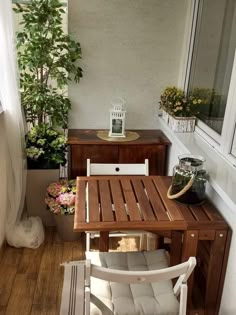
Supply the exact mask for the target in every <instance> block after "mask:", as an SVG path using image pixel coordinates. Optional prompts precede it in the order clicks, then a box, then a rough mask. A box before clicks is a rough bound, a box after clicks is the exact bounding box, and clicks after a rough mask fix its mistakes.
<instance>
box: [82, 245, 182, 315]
mask: <svg viewBox="0 0 236 315" xmlns="http://www.w3.org/2000/svg"><path fill="white" fill-rule="evenodd" d="M86 258H87V259H90V260H91V263H92V264H95V265H98V266H103V267H107V268H111V269H118V270H132V271H139V270H140V271H143V270H155V269H162V268H167V267H168V266H169V264H168V257H167V254H166V252H165V250H162V249H159V250H155V251H143V252H140V251H139V252H109V253H107V252H87V253H86ZM91 293H92V295H93V298H91V315H105V314H116V315H125V314H127V315H144V314H145V315H154V314H161V315H177V314H178V310H179V302H178V300H177V299H176V297H175V296H174V294H173V286H172V281H171V280H169V281H162V282H158V283H142V284H123V283H114V282H107V281H104V280H100V279H95V278H93V277H92V278H91Z"/></svg>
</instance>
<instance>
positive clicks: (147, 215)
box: [74, 176, 231, 315]
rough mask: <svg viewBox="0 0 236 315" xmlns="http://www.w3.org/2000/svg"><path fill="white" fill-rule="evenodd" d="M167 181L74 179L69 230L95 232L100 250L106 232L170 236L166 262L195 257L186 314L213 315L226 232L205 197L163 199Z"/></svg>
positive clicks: (226, 248)
mask: <svg viewBox="0 0 236 315" xmlns="http://www.w3.org/2000/svg"><path fill="white" fill-rule="evenodd" d="M170 182H171V178H170V177H164V176H99V177H98V176H91V177H77V193H76V206H75V208H76V209H75V222H74V230H76V231H100V234H101V237H100V245H99V249H100V250H101V251H106V250H108V232H109V231H117V230H119V231H122V230H145V231H153V232H154V233H157V234H159V235H162V236H166V235H168V236H170V238H171V246H170V259H171V264H176V263H179V262H181V261H184V260H186V259H188V257H189V256H196V257H197V261H198V265H197V268H196V269H195V273H194V274H195V276H194V279H193V277H192V279H191V280H190V281H189V293H190V294H189V314H192V315H193V314H194V315H196V314H197V315H202V314H207V315H213V314H214V315H216V314H218V310H219V306H220V300H221V294H222V289H223V283H224V276H225V271H226V265H227V259H228V253H229V247H230V240H231V230H230V228H229V226H228V224H227V223H226V222H225V220H224V219H223V217H222V216H221V215H220V213H219V212H218V211H217V210H216V209H215V208H214V206H213V205H212V204H211V203H210V202H209V201H206V202H205V203H204V204H203V205H199V206H187V205H182V204H179V203H176V202H175V201H172V200H169V199H168V198H167V197H166V192H167V189H168V187H169V185H170ZM193 282H194V286H193ZM197 288H200V290H198V289H197Z"/></svg>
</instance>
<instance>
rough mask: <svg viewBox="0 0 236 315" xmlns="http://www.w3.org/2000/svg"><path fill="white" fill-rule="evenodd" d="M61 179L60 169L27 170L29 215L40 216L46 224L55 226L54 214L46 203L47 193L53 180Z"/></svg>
mask: <svg viewBox="0 0 236 315" xmlns="http://www.w3.org/2000/svg"><path fill="white" fill-rule="evenodd" d="M58 180H59V169H56V170H51V169H50V170H49V169H48V170H46V169H44V170H27V185H26V206H27V212H28V215H29V216H39V217H40V218H41V219H42V221H43V224H44V225H45V226H55V221H54V218H53V215H52V213H51V212H50V211H48V209H47V206H46V204H45V201H44V200H45V193H46V190H47V187H48V185H49V184H50V183H51V182H56V181H58Z"/></svg>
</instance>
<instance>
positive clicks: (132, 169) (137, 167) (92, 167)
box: [87, 159, 149, 176]
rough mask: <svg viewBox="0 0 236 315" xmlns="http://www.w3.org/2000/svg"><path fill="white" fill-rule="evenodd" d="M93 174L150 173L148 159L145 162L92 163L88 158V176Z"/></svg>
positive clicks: (146, 174)
mask: <svg viewBox="0 0 236 315" xmlns="http://www.w3.org/2000/svg"><path fill="white" fill-rule="evenodd" d="M91 175H145V176H148V175H149V166H148V159H145V161H144V163H136V164H124V163H117V164H115V163H91V162H90V159H87V176H91Z"/></svg>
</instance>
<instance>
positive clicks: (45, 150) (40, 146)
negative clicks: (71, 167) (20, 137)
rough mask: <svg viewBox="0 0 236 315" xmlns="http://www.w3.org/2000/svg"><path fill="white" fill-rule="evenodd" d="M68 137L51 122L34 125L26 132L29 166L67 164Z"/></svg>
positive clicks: (55, 166)
mask: <svg viewBox="0 0 236 315" xmlns="http://www.w3.org/2000/svg"><path fill="white" fill-rule="evenodd" d="M65 152H66V137H65V136H64V134H63V132H61V131H58V130H56V129H55V128H53V127H52V126H50V125H49V124H40V125H36V126H35V127H32V128H31V129H30V131H29V132H28V133H27V134H26V154H27V160H28V168H30V169H32V168H36V169H39V168H58V167H59V165H60V164H61V165H65V163H66V158H65Z"/></svg>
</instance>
